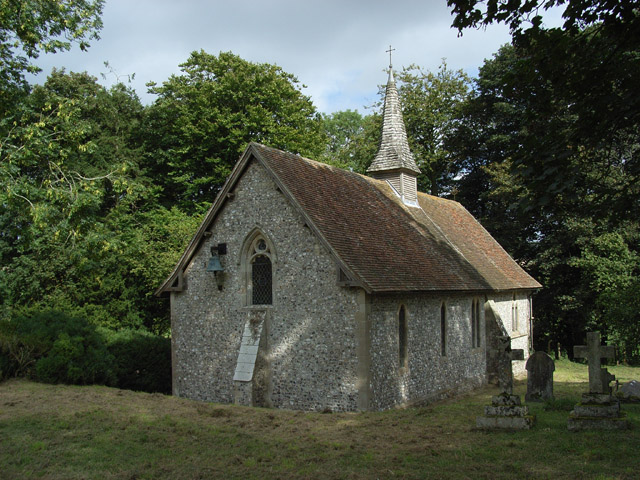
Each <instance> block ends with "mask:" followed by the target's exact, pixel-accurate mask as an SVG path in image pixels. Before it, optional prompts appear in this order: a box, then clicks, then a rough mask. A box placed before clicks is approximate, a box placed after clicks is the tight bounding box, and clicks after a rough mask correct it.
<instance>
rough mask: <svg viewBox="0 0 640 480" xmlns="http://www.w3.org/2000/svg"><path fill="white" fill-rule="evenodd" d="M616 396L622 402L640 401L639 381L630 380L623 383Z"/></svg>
mask: <svg viewBox="0 0 640 480" xmlns="http://www.w3.org/2000/svg"><path fill="white" fill-rule="evenodd" d="M617 396H618V398H620V399H621V400H622V401H623V402H640V382H638V381H637V380H631V381H630V382H627V383H625V384H624V385H622V387H621V388H620V391H619V392H618V395H617Z"/></svg>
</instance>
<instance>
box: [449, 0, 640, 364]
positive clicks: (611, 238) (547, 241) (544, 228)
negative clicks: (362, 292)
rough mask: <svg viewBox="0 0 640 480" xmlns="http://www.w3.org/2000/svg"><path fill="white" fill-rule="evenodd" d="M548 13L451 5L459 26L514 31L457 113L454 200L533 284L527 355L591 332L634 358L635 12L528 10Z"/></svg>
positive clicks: (639, 189) (637, 192)
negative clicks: (501, 25)
mask: <svg viewBox="0 0 640 480" xmlns="http://www.w3.org/2000/svg"><path fill="white" fill-rule="evenodd" d="M556 4H561V5H564V4H565V2H553V1H549V2H475V1H472V2H457V1H451V2H449V5H452V6H454V13H456V14H457V17H456V20H455V21H454V25H455V26H456V27H458V28H461V29H462V28H466V27H470V26H482V25H486V24H489V23H492V22H498V21H499V22H505V23H507V24H509V26H510V28H511V30H512V32H513V34H514V38H513V45H511V46H508V47H504V48H503V49H501V51H500V52H499V53H498V54H497V55H496V56H495V58H494V59H492V60H488V61H486V62H485V65H484V66H483V67H482V68H481V70H480V76H479V78H478V80H477V88H476V92H475V94H474V96H473V98H472V99H471V101H470V102H469V103H468V104H467V105H466V107H465V109H464V116H463V119H462V121H461V124H460V128H459V130H458V135H457V136H456V142H457V144H455V145H454V148H456V150H457V155H458V161H459V162H461V167H462V169H463V170H464V171H465V172H466V173H465V175H464V176H463V177H462V178H461V179H460V197H459V198H460V199H461V200H462V201H463V203H465V204H466V205H468V206H469V208H470V209H471V210H472V212H473V213H475V214H476V215H478V216H479V217H480V218H481V220H483V221H484V222H485V224H486V225H487V226H488V227H489V229H490V230H491V231H492V233H494V235H495V236H496V237H497V238H498V240H499V241H500V242H501V243H503V245H505V246H506V247H507V249H508V250H509V251H510V252H511V253H512V254H514V255H515V256H516V258H519V259H521V260H523V261H526V262H527V265H529V268H530V271H531V272H532V273H533V274H534V276H536V277H537V278H538V280H540V281H541V282H542V283H543V285H544V287H545V288H544V289H543V290H541V291H540V293H539V294H538V295H537V296H536V311H537V318H536V325H538V328H537V330H536V333H537V342H538V343H537V346H538V348H546V345H545V343H546V340H553V341H554V342H556V341H560V342H561V343H562V344H563V345H565V346H567V347H570V345H572V344H573V343H574V342H580V341H582V335H583V334H584V332H585V330H587V329H601V330H602V331H603V332H605V333H606V334H607V335H608V336H609V338H611V339H614V340H615V341H617V343H618V344H619V345H620V346H621V348H622V349H623V350H624V351H625V357H626V358H627V359H635V360H637V359H638V358H640V351H639V349H638V347H637V345H638V344H639V340H640V337H639V335H638V329H637V328H636V327H634V325H637V324H638V321H639V320H640V319H639V318H638V314H637V311H635V310H634V309H633V307H631V305H632V304H633V302H634V300H633V298H634V297H633V295H634V292H636V291H637V289H638V285H640V282H639V281H638V274H639V272H640V263H639V262H638V251H640V237H639V232H640V228H639V227H640V225H639V224H638V220H637V219H638V218H639V217H640V158H639V153H640V147H639V145H640V134H639V133H638V132H640V125H639V123H640V113H639V112H640V96H639V95H638V94H637V85H639V84H640V28H638V18H639V14H640V12H639V11H638V9H637V7H635V4H631V2H605V1H602V2H597V1H586V2H581V1H569V2H566V5H567V8H566V11H565V14H564V18H565V22H566V23H565V26H564V28H562V29H560V28H553V29H546V28H544V27H543V25H542V24H541V22H540V21H539V20H540V19H539V18H535V15H536V14H537V13H539V12H538V11H537V10H536V9H538V8H544V7H545V6H547V7H548V6H551V5H556ZM483 6H484V7H485V8H484V10H482V9H481V8H480V7H483ZM532 15H533V17H532ZM531 20H532V21H531ZM527 22H528V24H525V23H527ZM495 219H500V220H504V221H502V222H496V221H495ZM513 232H524V233H525V236H524V238H518V236H517V235H514V233H513ZM614 299H615V300H614Z"/></svg>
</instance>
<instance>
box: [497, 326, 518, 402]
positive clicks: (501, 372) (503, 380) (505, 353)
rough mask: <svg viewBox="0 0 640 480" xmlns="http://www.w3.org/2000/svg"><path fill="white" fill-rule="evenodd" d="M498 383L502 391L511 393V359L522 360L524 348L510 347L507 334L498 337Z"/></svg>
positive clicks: (509, 339)
mask: <svg viewBox="0 0 640 480" xmlns="http://www.w3.org/2000/svg"><path fill="white" fill-rule="evenodd" d="M498 341H499V346H498V352H497V353H498V384H499V386H500V390H502V393H506V394H508V395H512V394H513V370H512V369H511V362H512V361H513V360H524V350H522V349H519V348H518V349H515V350H512V349H511V338H510V337H509V336H508V335H505V336H500V337H498Z"/></svg>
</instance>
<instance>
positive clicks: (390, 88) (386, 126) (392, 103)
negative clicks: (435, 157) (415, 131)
mask: <svg viewBox="0 0 640 480" xmlns="http://www.w3.org/2000/svg"><path fill="white" fill-rule="evenodd" d="M389 170H408V171H410V172H413V173H415V174H419V173H420V169H419V168H418V165H416V161H415V159H414V158H413V154H412V153H411V150H409V142H408V140H407V132H406V130H405V127H404V121H403V119H402V110H401V108H400V99H399V98H398V89H397V88H396V83H395V81H394V79H393V70H392V69H391V68H390V69H389V80H388V81H387V89H386V93H385V96H384V111H383V113H382V135H381V137H380V145H379V147H378V153H377V155H376V156H375V158H374V159H373V162H371V166H370V167H369V169H368V170H367V172H369V173H375V172H382V171H389Z"/></svg>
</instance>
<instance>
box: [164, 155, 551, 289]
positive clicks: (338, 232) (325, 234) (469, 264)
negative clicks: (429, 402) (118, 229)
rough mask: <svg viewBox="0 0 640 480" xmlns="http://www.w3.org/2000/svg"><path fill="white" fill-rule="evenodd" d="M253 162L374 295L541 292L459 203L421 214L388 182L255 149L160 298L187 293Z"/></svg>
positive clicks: (437, 204) (425, 203)
mask: <svg viewBox="0 0 640 480" xmlns="http://www.w3.org/2000/svg"><path fill="white" fill-rule="evenodd" d="M254 159H255V160H256V161H258V162H259V163H260V164H261V165H263V166H264V168H265V169H266V170H267V172H268V173H269V174H270V175H271V177H272V179H273V180H274V182H275V183H276V184H277V185H278V187H279V188H280V190H281V191H282V192H283V194H284V195H285V196H286V197H287V198H288V199H289V200H290V201H291V202H292V204H293V205H294V206H295V207H296V208H297V209H298V210H299V211H300V213H301V214H302V216H303V217H304V218H305V221H306V222H307V224H308V225H309V227H310V228H311V230H312V231H314V232H315V234H316V235H317V237H318V238H319V239H320V241H321V242H322V243H323V244H324V245H325V246H326V247H327V248H328V250H329V251H330V252H331V254H332V255H333V256H334V258H335V260H336V262H337V263H338V264H339V265H340V267H341V268H343V269H344V270H345V272H346V273H347V274H348V275H349V276H351V277H352V278H353V279H354V280H355V281H356V282H357V283H359V284H360V285H361V286H362V287H363V288H364V289H365V290H366V291H368V292H370V293H376V292H399V291H500V290H513V289H535V288H539V287H540V284H539V283H538V282H536V281H535V280H534V279H533V278H532V277H530V276H529V275H528V274H527V273H526V272H525V271H524V270H523V269H522V268H521V267H520V266H519V265H518V264H517V263H516V262H515V261H514V260H513V259H512V258H511V257H510V256H509V255H508V254H507V253H506V252H505V251H504V250H503V249H502V247H500V245H499V244H498V243H497V242H496V241H495V240H494V239H493V238H492V237H491V235H489V233H488V232H487V231H486V230H485V229H484V228H483V227H482V226H481V225H480V224H479V223H478V222H477V221H476V220H475V219H474V218H473V217H472V216H471V215H470V214H469V212H467V211H466V210H465V209H464V207H462V205H460V204H459V203H457V202H453V201H450V200H444V199H441V198H437V197H433V196H430V195H425V194H420V195H419V198H418V200H419V204H420V207H421V209H417V208H409V207H406V206H405V205H404V204H403V203H402V201H401V200H400V199H399V198H398V197H397V195H396V194H395V193H394V192H393V190H392V188H391V187H390V186H389V184H388V183H387V182H385V181H382V180H375V179H372V178H369V177H365V176H363V175H359V174H356V173H352V172H348V171H345V170H341V169H339V168H335V167H332V166H329V165H325V164H322V163H319V162H315V161H313V160H308V159H305V158H302V157H300V156H298V155H293V154H290V153H286V152H282V151H280V150H276V149H273V148H269V147H266V146H264V145H259V144H256V143H251V144H250V145H249V146H248V147H247V149H246V150H245V152H244V154H243V156H242V157H241V159H240V161H239V162H238V163H237V164H236V166H235V168H234V170H233V172H232V173H231V175H230V177H229V179H228V180H227V182H226V183H225V185H224V187H223V189H222V191H221V192H220V193H219V195H218V197H217V198H216V200H215V202H214V204H213V205H212V206H211V208H210V209H209V211H208V212H207V215H206V217H205V219H204V221H203V223H202V225H201V226H200V228H199V229H198V232H197V233H196V235H195V236H194V238H193V239H192V241H191V243H190V244H189V246H188V247H187V249H186V251H185V252H184V254H183V255H182V258H181V259H180V261H179V262H178V264H177V265H176V267H175V269H174V271H173V272H172V274H171V275H170V276H169V278H167V280H166V281H165V282H164V283H163V285H162V286H161V287H160V288H159V289H158V291H157V292H156V294H161V293H163V292H166V291H171V290H180V289H181V275H182V272H183V271H184V269H185V268H186V266H187V265H188V263H189V262H190V260H191V258H192V257H193V255H195V253H196V252H197V249H198V248H199V245H200V243H201V240H202V238H203V236H204V233H205V231H206V230H207V229H208V228H209V226H210V225H211V224H212V222H214V221H215V218H216V216H217V213H218V212H219V211H220V209H221V208H222V207H223V205H224V202H225V201H226V195H227V193H228V192H229V191H230V190H231V189H232V188H233V186H234V185H235V183H236V182H237V181H238V180H239V178H240V177H241V176H242V174H243V172H244V170H245V168H246V166H247V165H248V164H249V162H250V161H251V160H254Z"/></svg>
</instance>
